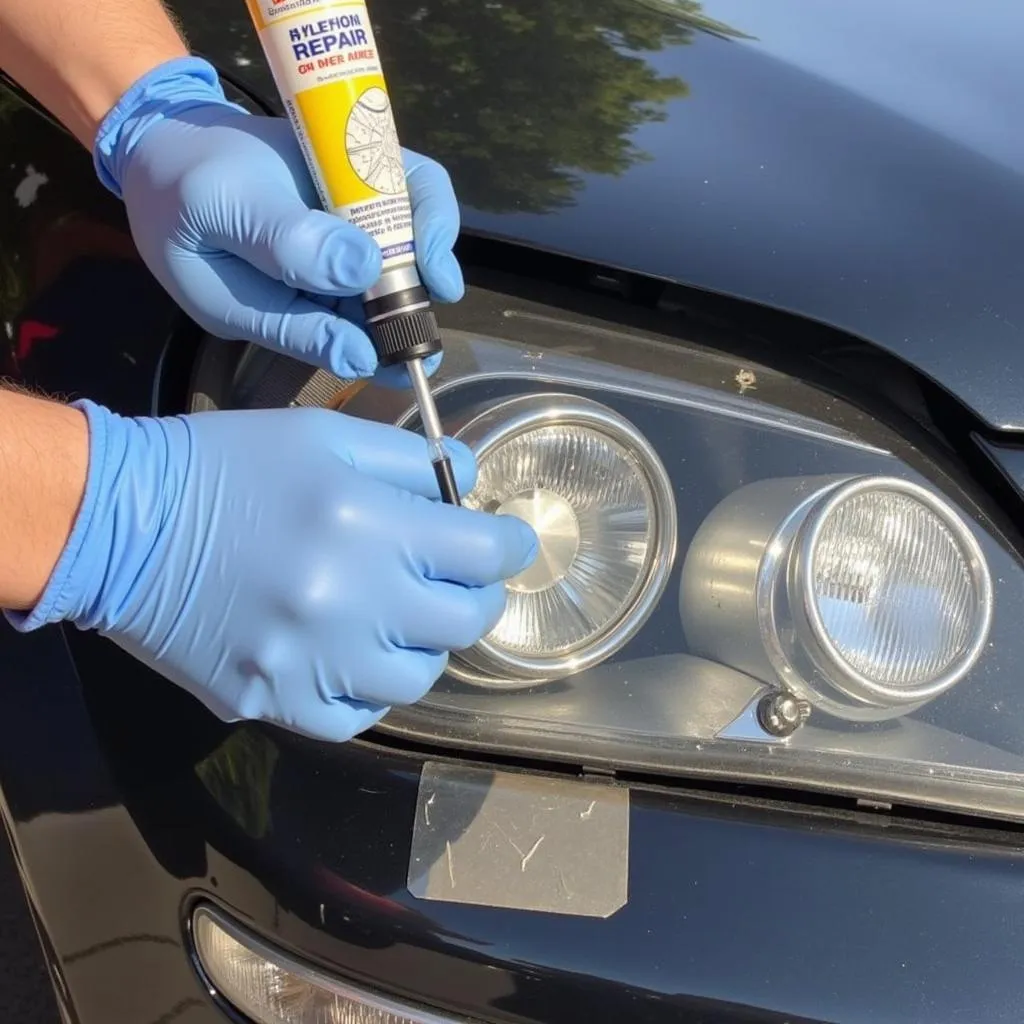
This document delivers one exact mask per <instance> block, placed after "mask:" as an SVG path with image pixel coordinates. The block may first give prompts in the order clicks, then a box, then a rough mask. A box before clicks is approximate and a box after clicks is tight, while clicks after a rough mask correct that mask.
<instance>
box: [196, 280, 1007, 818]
mask: <svg viewBox="0 0 1024 1024" xmlns="http://www.w3.org/2000/svg"><path fill="white" fill-rule="evenodd" d="M475 294H476V295H479V290H476V292H475ZM474 301H475V300H474V297H473V295H472V294H471V295H470V296H469V297H467V299H466V300H465V301H464V302H463V303H460V304H459V306H458V307H457V308H456V309H455V310H454V312H453V313H452V315H453V316H455V317H459V316H465V317H467V318H469V320H470V321H471V322H472V323H473V325H474V331H473V333H472V334H460V333H458V332H454V331H447V332H446V354H445V361H444V364H443V365H442V367H441V369H440V371H439V373H438V375H437V377H436V378H435V394H436V395H437V398H438V404H439V409H440V413H441V415H442V418H443V419H444V422H445V428H446V430H447V431H448V432H449V433H451V434H455V435H456V436H459V437H460V438H461V439H462V440H464V441H465V442H466V443H468V444H469V445H470V446H471V447H472V448H473V449H474V450H475V452H476V454H477V457H478V462H479V467H480V473H479V482H478V484H477V487H476V488H475V490H474V492H473V493H472V494H471V495H468V496H466V504H467V505H469V506H471V507H475V508H478V509H483V510H486V511H490V512H495V513H502V514H515V515H519V516H521V517H522V518H523V519H525V520H527V521H529V522H531V523H532V524H533V525H534V526H535V528H536V529H537V531H538V534H539V535H540V539H541V553H540V557H539V558H538V560H537V562H536V563H535V565H533V566H532V567H531V568H530V569H529V570H527V571H526V572H524V573H523V574H521V575H520V576H519V577H518V578H516V579H514V580H512V581H510V584H509V600H508V608H507V611H506V614H505V616H504V617H503V618H502V620H501V621H500V622H499V624H498V625H497V627H496V628H495V630H494V631H493V632H492V633H491V635H490V636H488V637H487V638H485V640H484V642H483V643H481V644H480V645H478V646H477V647H476V648H474V649H473V650H471V651H466V652H461V653H460V654H459V655H458V656H456V657H453V658H452V659H451V662H450V670H449V672H448V673H447V674H446V676H445V677H444V678H442V679H441V680H440V681H439V682H438V684H437V685H436V686H435V687H434V689H433V690H432V691H431V693H430V694H428V695H427V697H426V698H425V699H424V700H422V701H421V702H420V703H419V704H417V705H416V706H415V707H412V708H401V709H399V708H396V709H395V710H394V711H392V713H391V714H390V715H389V716H388V717H387V718H386V719H385V720H384V722H383V723H382V725H381V727H380V728H381V729H382V730H384V731H387V732H389V733H392V734H395V735H399V736H402V737H405V738H408V739H413V740H415V741H416V742H418V743H420V744H432V743H433V744H443V746H444V748H445V749H446V751H451V750H452V749H458V748H465V749H468V750H485V751H489V752H491V753H512V752H514V753H515V754H516V755H517V756H518V757H522V756H523V755H524V754H525V755H528V756H530V755H532V756H535V757H538V758H544V759H562V760H566V761H570V762H572V763H575V764H585V765H605V766H608V767H610V768H611V769H612V770H614V769H616V768H618V767H623V768H630V769H633V770H640V771H644V772H647V773H655V772H662V773H681V774H687V775H708V776H714V777H718V778H727V779H733V780H742V781H745V782H752V783H757V784H762V785H784V786H789V787H799V788H816V789H821V790H825V791H828V792H830V793H836V792H840V793H846V794H850V795H853V796H858V797H859V796H865V797H870V798H872V799H874V800H883V801H886V800H888V801H893V802H897V801H902V802H910V803H918V804H930V805H935V806H941V807H943V808H949V809H954V810H959V811H964V812H968V813H983V814H986V815H991V816H999V817H1010V818H1015V819H1020V820H1024V688H1022V687H1020V685H1019V669H1018V666H1019V663H1020V659H1021V656H1022V654H1024V635H1022V634H1021V631H1020V626H1019V609H1020V607H1021V594H1024V569H1022V565H1021V561H1020V558H1019V557H1018V555H1017V553H1016V551H1015V550H1014V549H1013V547H1012V546H1011V544H1010V543H1009V542H1008V541H1007V540H1006V539H1005V538H1004V537H1002V536H1000V535H999V533H998V532H997V531H996V529H995V528H994V527H993V526H992V524H991V523H990V522H989V521H988V520H986V519H985V518H984V515H983V514H982V513H981V512H980V511H979V509H978V508H977V507H976V506H975V504H974V503H973V502H972V501H971V499H970V497H969V495H967V494H966V493H965V492H964V490H963V489H962V488H961V487H960V486H959V485H957V484H956V483H955V482H954V481H952V480H951V479H950V478H949V477H948V476H947V475H945V473H944V472H943V471H942V470H941V469H939V468H938V466H937V465H936V464H935V463H934V462H932V461H930V460H929V459H928V458H927V457H926V456H925V455H923V454H922V453H921V452H920V451H919V450H918V449H915V448H913V447H911V446H910V445H908V444H906V443H905V442H904V441H903V440H902V439H901V438H900V437H898V436H897V435H895V434H893V433H892V432H891V431H888V430H887V428H885V427H884V426H883V425H881V424H878V423H876V422H875V421H873V420H871V419H870V418H869V417H867V416H866V415H865V414H863V413H861V412H859V411H857V410H856V409H854V408H853V407H851V406H848V405H844V404H843V403H842V402H841V401H839V400H838V399H836V398H835V397H834V396H832V395H829V396H824V395H822V394H821V393H819V392H817V391H816V390H814V389H813V388H810V387H809V386H807V385H804V384H801V383H799V382H796V381H794V380H792V379H791V378H787V377H782V376H780V375H773V374H771V373H770V372H769V371H764V370H760V369H759V370H757V372H756V373H755V372H743V373H739V374H738V373H737V368H736V366H735V364H730V363H728V362H727V361H726V360H725V359H724V358H720V357H716V356H708V355H707V354H706V353H702V352H701V351H700V350H697V349H695V348H687V347H685V346H680V345H678V344H677V343H666V342H665V341H664V340H663V339H658V338H650V337H644V336H637V335H624V334H622V333H616V332H615V331H613V330H611V329H609V328H607V327H597V328H595V327H592V326H591V325H582V324H573V323H569V322H567V321H566V319H565V318H564V317H560V314H559V313H558V311H555V312H554V313H550V314H548V313H544V314H541V315H537V312H536V309H535V308H529V309H525V308H524V310H523V311H522V313H521V315H520V313H519V312H517V311H516V308H513V309H512V310H511V311H510V310H509V307H510V306H512V307H515V303H516V302H517V301H518V300H511V299H506V298H502V299H501V300H500V305H499V304H498V303H497V302H494V301H492V300H490V299H486V298H485V300H484V301H483V303H482V305H481V304H480V303H478V304H477V305H475V306H474ZM488 302H490V303H491V304H490V305H488ZM482 325H486V327H485V328H482ZM481 329H484V332H485V334H487V333H488V332H489V336H481ZM510 334H513V335H517V337H515V338H512V339H510V338H509V335H510ZM524 337H525V338H526V339H528V342H524V340H523V339H524ZM538 339H540V340H538ZM225 351H226V350H225V346H224V343H223V342H217V343H215V344H211V346H210V347H209V349H208V355H206V356H205V357H204V358H206V359H207V360H208V362H209V365H210V366H211V367H214V368H216V367H217V366H219V367H220V369H219V370H217V372H216V373H213V374H208V376H212V377H216V378H217V379H218V380H220V381H221V383H220V384H219V385H218V386H216V387H215V386H214V384H212V383H211V384H202V386H201V388H200V394H199V396H198V397H197V406H196V407H197V408H209V407H210V406H211V404H212V405H214V406H215V407H224V406H235V407H237V406H239V405H241V406H247V405H250V406H251V405H252V404H254V401H255V400H254V399H253V398H252V397H251V396H254V395H267V394H270V393H271V392H273V393H274V394H278V393H279V391H280V388H279V387H278V388H277V390H275V388H274V387H272V386H270V385H269V384H268V378H274V379H276V377H277V376H278V375H279V372H280V371H279V369H278V364H279V363H284V366H286V367H287V368H288V370H287V371H284V372H280V376H281V379H284V377H285V376H286V375H287V373H289V372H292V371H293V369H294V366H293V364H292V363H290V362H286V361H285V360H284V357H280V356H272V355H265V354H261V353H258V354H257V356H256V357H252V358H251V359H250V362H249V363H248V364H247V366H246V367H245V368H243V370H242V371H239V369H238V368H237V366H228V365H225V363H226V356H225ZM652 371H653V372H652ZM305 373H306V375H307V377H306V379H305V380H304V381H303V382H302V384H301V390H300V391H297V392H296V394H297V396H298V397H297V398H296V399H295V400H296V401H299V402H300V403H301V402H302V401H304V400H305V399H303V398H302V396H303V395H305V396H308V395H311V394H314V393H316V394H323V393H327V392H331V393H332V394H333V393H336V392H337V390H338V389H339V388H340V387H341V382H340V381H337V380H333V379H331V380H330V381H327V382H324V381H320V382H319V383H317V380H316V373H317V371H313V370H312V369H307V370H306V371H305ZM309 377H313V378H314V379H313V380H310V379H308V378H309ZM731 382H735V388H734V389H733V390H734V392H738V393H729V389H730V387H732V384H731ZM290 387H291V389H292V390H295V386H294V385H290ZM346 394H348V393H346ZM213 396H220V397H219V398H216V400H214V401H211V398H212V397H213ZM275 401H279V399H275ZM811 408H813V410H814V415H808V414H806V413H805V412H798V411H796V410H797V409H800V410H808V409H811ZM345 411H346V412H347V413H351V414H353V415H357V416H368V417H371V418H374V419H377V420H381V421H384V422H390V423H396V424H399V425H403V426H412V427H413V428H415V427H416V426H417V422H416V410H415V406H414V405H413V403H412V401H411V399H410V397H409V395H408V394H407V393H403V392H400V391H394V390H387V389H383V388H378V387H375V386H372V385H371V386H368V387H365V388H363V389H362V390H361V391H353V392H352V397H351V398H350V400H349V401H347V404H346V405H345ZM849 424H855V425H856V433H852V432H851V431H850V429H849V427H848V425H849Z"/></svg>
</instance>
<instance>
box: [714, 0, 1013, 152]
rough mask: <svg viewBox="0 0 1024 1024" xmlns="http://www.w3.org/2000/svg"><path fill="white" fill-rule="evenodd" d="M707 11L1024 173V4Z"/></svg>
mask: <svg viewBox="0 0 1024 1024" xmlns="http://www.w3.org/2000/svg"><path fill="white" fill-rule="evenodd" d="M823 6H824V8H827V11H823ZM706 9H707V11H708V13H709V14H711V15H712V16H713V17H715V18H717V19H719V20H720V21H724V22H726V23H727V24H732V25H737V26H739V27H740V28H741V29H742V30H743V31H744V32H746V33H748V34H749V35H752V36H754V37H755V38H756V39H757V40H758V42H757V43H755V44H752V45H756V46H757V47H758V48H759V49H761V50H762V51H763V52H764V53H766V54H770V55H772V56H774V57H778V58H780V59H782V60H785V61H787V62H789V63H792V64H795V65H797V66H799V67H801V68H803V69H805V70H806V71H809V72H811V73H814V74H818V75H821V76H823V77H828V78H830V79H831V80H832V81H833V82H835V83H836V84H837V85H840V86H843V87H844V88H848V89H851V90H852V91H854V92H856V93H857V94H859V95H861V96H863V97H864V98H865V99H868V100H872V101H874V102H877V103H882V104H884V105H885V106H887V107H889V108H890V109H892V110H894V111H896V112H898V113H900V114H903V115H904V116H906V117H910V118H912V119H914V120H917V121H920V122H921V123H923V124H925V125H927V126H929V127H931V128H933V129H935V130H937V131H946V132H949V131H953V132H955V134H956V135H957V137H958V138H960V139H962V140H964V141H965V142H967V143H968V144H970V145H972V146H974V147H976V148H977V149H978V150H980V151H981V152H983V153H985V154H986V155H987V156H988V157H990V158H991V159H993V160H998V161H1000V162H1002V163H1006V164H1007V165H1009V166H1011V167H1014V168H1017V169H1018V170H1022V171H1024V128H1022V127H1021V123H1020V115H1019V110H1020V107H1021V104H1022V103H1024V76H1022V74H1021V66H1022V61H1024V57H1022V54H1021V43H1022V40H1024V4H1021V3H1020V0H985V2H984V3H942V2H936V0H898V2H894V0H857V2H856V3H847V2H844V3H839V2H835V0H786V3H785V4H782V5H780V4H774V3H765V2H761V0H713V2H711V3H708V4H707V5H706Z"/></svg>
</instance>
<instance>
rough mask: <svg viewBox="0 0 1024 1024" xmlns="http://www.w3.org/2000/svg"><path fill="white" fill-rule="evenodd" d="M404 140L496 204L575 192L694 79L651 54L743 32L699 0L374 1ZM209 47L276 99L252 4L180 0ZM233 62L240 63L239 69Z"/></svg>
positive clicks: (198, 43) (477, 203)
mask: <svg viewBox="0 0 1024 1024" xmlns="http://www.w3.org/2000/svg"><path fill="white" fill-rule="evenodd" d="M369 6H370V13H371V16H372V18H373V24H374V31H375V32H376V35H377V42H378V44H379V46H380V50H381V57H382V59H383V62H384V69H385V73H386V74H387V78H388V89H389V91H390V93H391V100H392V102H393V104H394V108H395V116H396V119H397V121H398V128H399V133H400V135H401V138H402V142H403V143H404V144H405V145H406V146H407V147H409V148H410V149H415V150H418V151H419V152H421V153H426V154H428V155H430V156H432V157H433V158H434V159H436V160H439V161H440V162H441V163H442V164H444V166H445V167H446V168H447V169H448V171H449V173H450V174H451V176H452V179H453V181H454V183H455V187H456V191H457V192H458V194H459V198H460V199H461V200H462V202H464V203H465V204H467V205H468V206H472V207H475V208H477V209H479V210H487V211H493V212H507V211H523V212H537V213H543V212H545V211H547V210H554V209H557V208H559V207H563V206H567V205H570V204H571V203H573V202H574V199H575V195H576V193H577V191H578V190H579V189H580V188H581V187H582V183H583V177H582V176H583V175H585V174H607V175H620V174H623V173H625V171H627V170H628V169H629V168H630V167H631V166H633V165H634V164H636V163H638V162H640V161H642V160H645V159H647V155H646V154H645V153H644V152H643V151H642V150H641V149H639V148H638V147H637V146H636V145H635V143H634V142H633V141H632V135H633V133H634V132H635V131H636V130H637V129H638V128H639V127H641V126H642V125H643V124H646V123H650V122H655V121H661V120H664V118H665V116H666V114H665V105H666V103H668V102H669V101H671V100H675V99H679V98H681V97H684V96H686V94H687V91H688V87H687V85H686V83H685V82H684V81H683V80H682V79H680V78H676V77H672V76H665V75H662V74H660V73H659V72H658V70H657V69H656V68H654V67H653V66H652V64H651V63H650V62H649V61H648V60H647V56H648V55H649V54H651V53H653V52H656V51H658V50H662V49H664V48H666V47H669V46H679V45H684V44H687V43H690V42H692V41H693V40H694V39H695V38H696V36H697V35H698V34H699V33H711V34H714V35H717V36H720V37H722V36H726V37H728V36H732V35H737V34H738V33H736V32H734V31H733V30H731V29H730V28H728V26H725V25H722V24H720V23H717V22H714V21H712V20H711V19H709V18H706V17H705V16H704V15H703V13H702V9H701V5H700V3H698V2H697V0H556V2H552V0H499V2H493V3H491V2H486V3H485V2H483V0H416V2H401V0H370V2H369ZM174 7H175V10H176V12H177V14H178V15H179V16H180V18H181V20H182V22H183V23H184V25H185V28H186V30H187V31H188V33H189V37H190V39H191V41H192V43H193V45H194V46H195V47H196V49H197V50H199V51H201V52H204V53H209V54H213V55H215V56H216V57H217V59H218V61H219V62H220V63H222V65H223V66H224V68H225V70H228V71H234V72H235V73H236V74H237V75H238V76H239V77H240V78H244V79H246V80H247V81H248V82H250V83H251V84H253V85H255V86H257V87H258V89H259V90H260V92H261V93H262V94H264V95H268V96H271V95H273V94H274V93H273V89H274V87H273V83H272V81H271V80H270V76H269V74H268V73H267V71H266V66H265V62H264V59H263V55H262V51H261V50H260V47H259V43H258V42H257V40H256V37H255V34H254V33H253V31H252V29H251V26H250V24H249V21H248V16H247V14H246V11H245V5H244V4H238V5H237V7H235V6H230V7H229V5H228V3H227V2H213V0H174ZM232 65H234V66H232Z"/></svg>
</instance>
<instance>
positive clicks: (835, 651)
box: [680, 476, 992, 721]
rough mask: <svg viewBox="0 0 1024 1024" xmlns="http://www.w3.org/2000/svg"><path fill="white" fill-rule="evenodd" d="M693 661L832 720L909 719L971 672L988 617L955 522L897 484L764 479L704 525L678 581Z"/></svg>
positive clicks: (935, 501)
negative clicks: (744, 675)
mask: <svg viewBox="0 0 1024 1024" xmlns="http://www.w3.org/2000/svg"><path fill="white" fill-rule="evenodd" d="M680 611H681V615H682V620H683V622H684V624H685V628H686V635H687V639H688V641H689V645H690V649H691V651H693V652H694V653H697V654H701V655H703V656H705V657H710V658H714V659H715V660H716V661H720V662H722V663H723V664H726V665H732V666H733V667H735V668H739V669H741V670H743V671H745V672H749V673H750V674H751V675H753V676H755V677H756V678H758V679H762V680H764V681H765V682H766V683H769V684H773V685H774V684H778V685H781V686H783V687H784V688H785V689H787V690H788V691H790V692H791V693H792V694H794V695H795V696H797V697H800V698H803V699H804V700H806V701H808V702H810V703H811V704H812V705H813V706H815V707H818V708H820V709H821V710H822V711H825V712H828V713H829V714H832V715H835V716H836V717H838V718H844V719H850V720H854V721H857V720H859V721H872V720H881V719H884V718H893V717H897V716H901V715H904V714H906V713H907V712H908V711H910V710H912V709H913V708H915V707H919V706H920V705H921V704H922V703H923V702H925V701H927V700H931V699H932V698H934V697H937V696H938V695H939V694H941V693H943V692H944V691H945V690H948V689H949V688H950V687H951V686H953V685H954V684H955V683H957V682H958V681H959V680H960V679H962V678H963V676H964V675H965V674H966V673H967V672H968V671H969V670H970V669H971V668H972V667H973V665H974V664H975V663H976V662H977V660H978V658H979V656H980V655H981V653H982V650H983V648H984V644H985V641H986V639H987V637H988V631H989V626H990V623H991V616H992V583H991V579H990V576H989V571H988V567H987V565H986V563H985V558H984V556H983V554H982V552H981V549H980V547H979V546H978V543H977V541H976V540H975V539H974V537H973V535H972V534H971V532H970V529H969V528H968V526H967V525H966V523H965V522H964V521H963V519H962V518H961V517H960V516H958V515H957V514H956V512H955V511H953V509H951V508H950V507H949V506H948V505H947V504H946V503H945V502H943V501H941V500H940V499H939V498H938V497H936V496H935V495H934V494H933V493H931V492H930V491H928V490H926V489H925V488H923V487H920V486H918V485H916V484H912V483H909V482H907V481H905V480H898V479H891V478H886V477H871V476H867V477H855V478H852V479H845V480H844V479H839V480H834V479H833V480H825V481H821V480H813V479H810V480H804V479H798V480H778V479H776V480H764V481H760V482H758V483H755V484H750V485H748V486H747V487H743V488H740V489H739V490H737V491H735V492H734V493H733V494H731V495H730V496H729V497H728V498H726V499H725V501H723V502H722V503H721V504H720V505H719V506H718V507H717V508H716V509H715V510H714V511H713V512H712V513H711V515H710V516H709V517H708V518H707V519H706V520H705V521H704V523H703V525H702V526H701V528H700V529H699V530H698V531H697V534H696V536H695V537H694V539H693V543H692V544H691V545H690V548H689V552H688V554H687V557H686V564H685V567H684V569H683V584H682V588H681V601H680Z"/></svg>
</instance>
